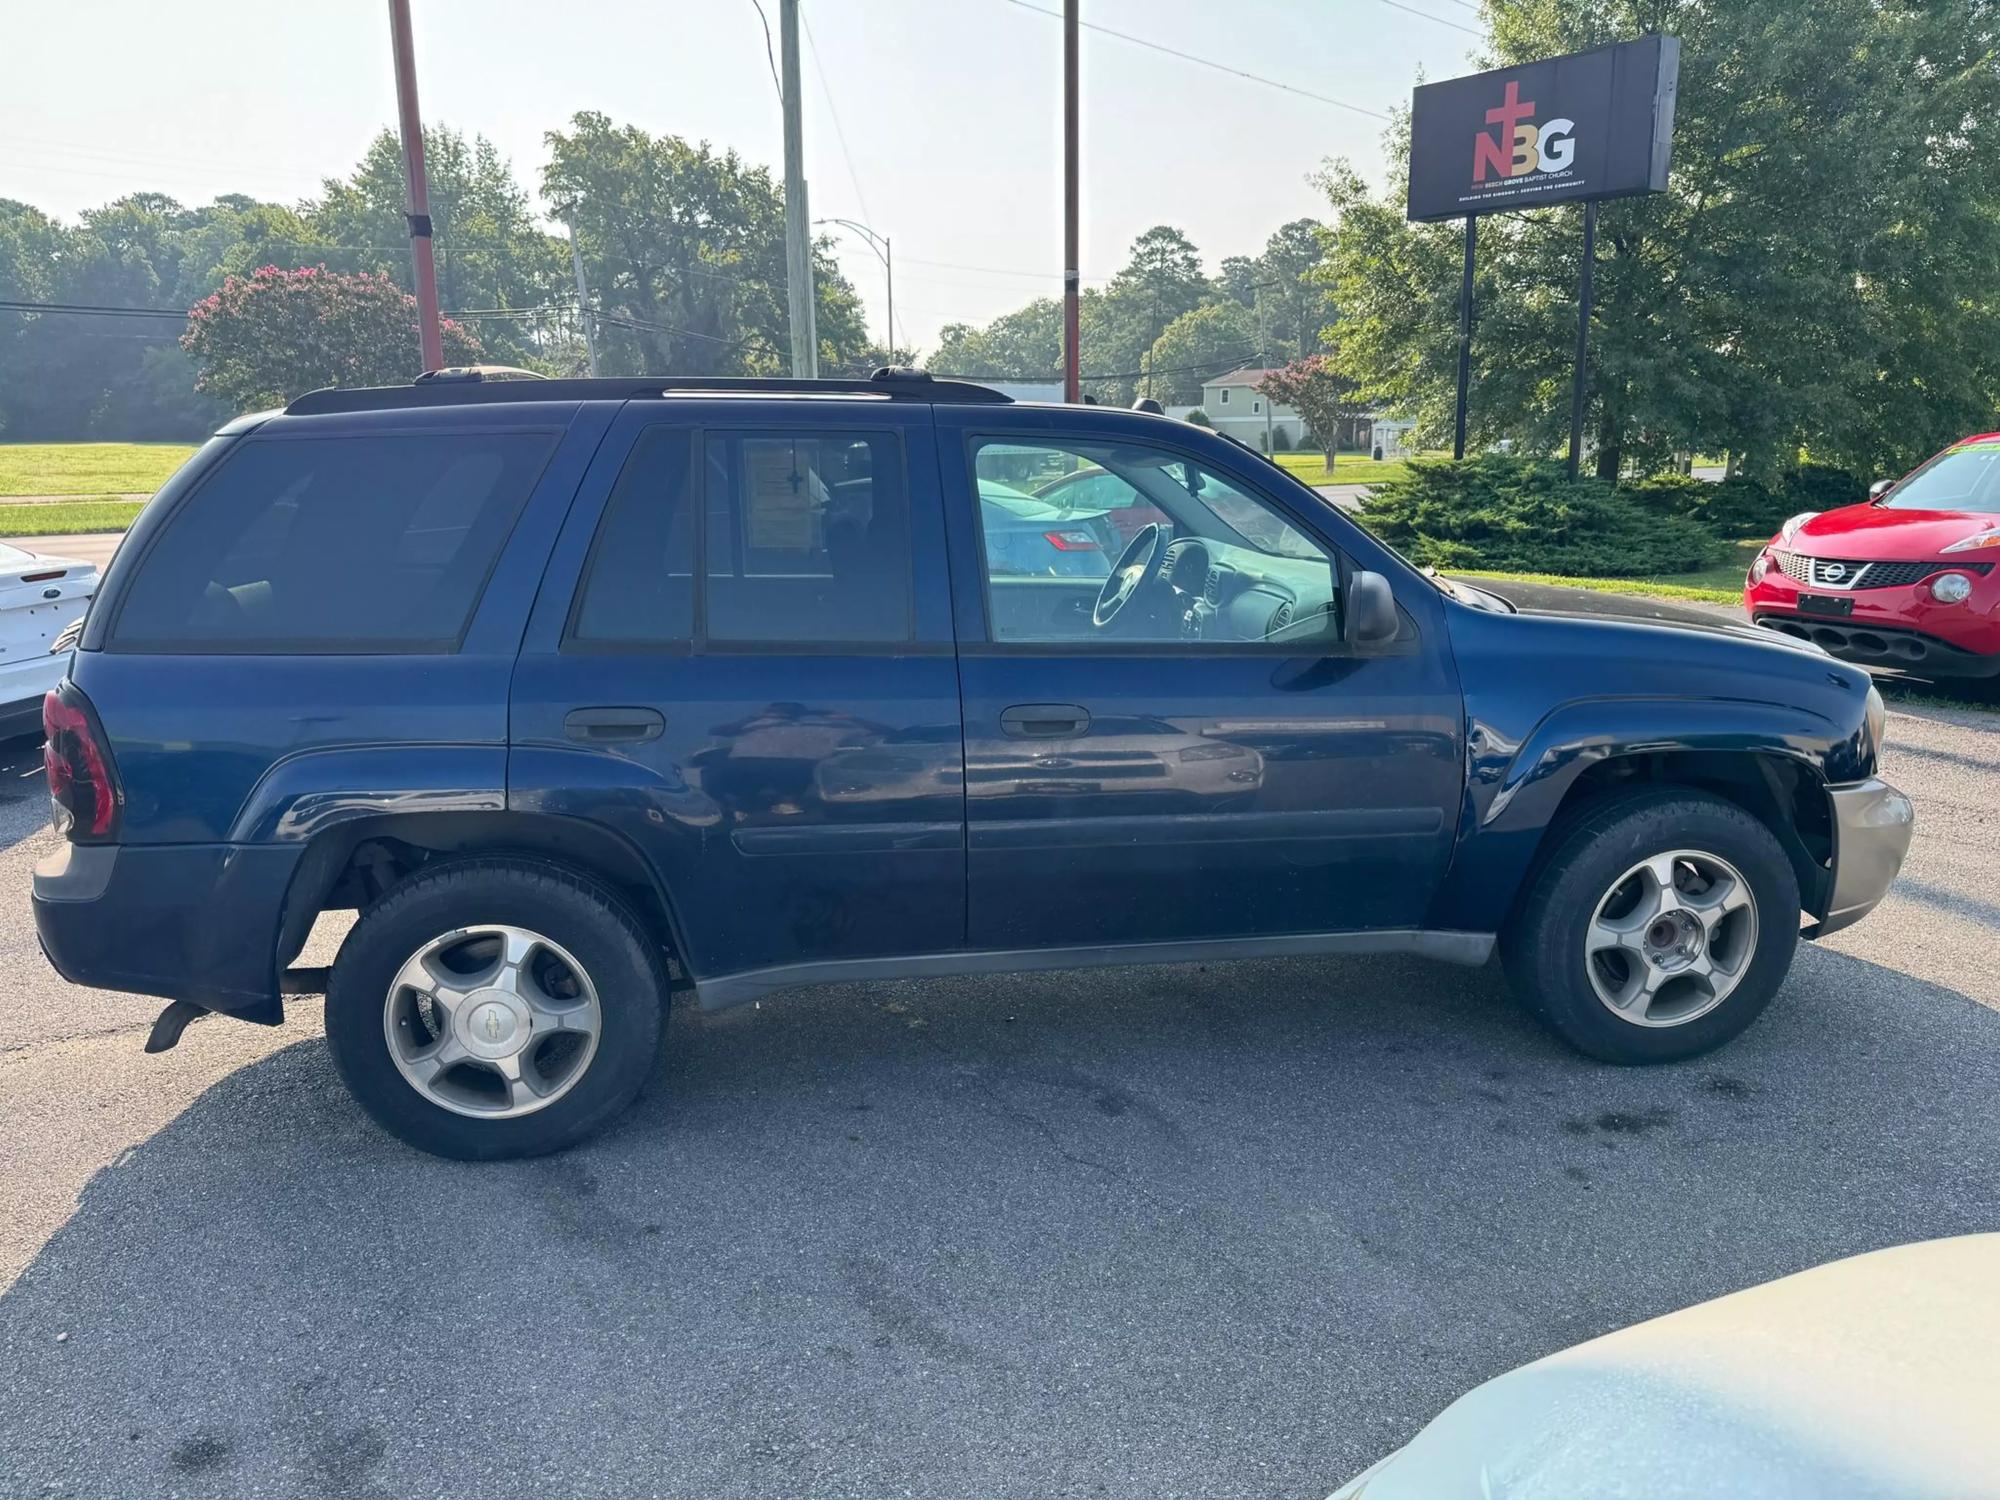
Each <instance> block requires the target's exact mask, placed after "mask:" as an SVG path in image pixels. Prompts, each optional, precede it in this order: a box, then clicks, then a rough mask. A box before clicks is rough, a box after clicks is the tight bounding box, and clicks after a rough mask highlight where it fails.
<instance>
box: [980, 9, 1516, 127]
mask: <svg viewBox="0 0 2000 1500" xmlns="http://www.w3.org/2000/svg"><path fill="white" fill-rule="evenodd" d="M1384 3H1385V4H1387V3H1391V0H1384ZM1007 4H1009V5H1017V6H1019V7H1020V8H1021V9H1022V10H1031V11H1033V12H1034V13H1035V14H1036V15H1038V16H1050V17H1053V18H1054V19H1056V20H1058V21H1060V20H1061V19H1062V18H1063V17H1062V12H1061V11H1057V10H1050V9H1048V8H1047V7H1046V6H1041V5H1036V4H1034V3H1033V0H1007ZM1416 14H1419V15H1421V14H1422V12H1421V11H1419V12H1416ZM1428 19H1430V20H1436V19H1437V17H1435V16H1432V17H1429V18H1428ZM1077 24H1078V25H1079V26H1081V27H1083V28H1084V29H1085V30H1086V31H1096V32H1101V33H1103V34H1104V35H1105V36H1111V37H1116V38H1117V39H1118V40H1119V41H1121V42H1130V43H1131V44H1132V45H1133V46H1135V47H1144V48H1145V49H1146V50H1147V51H1149V52H1164V53H1165V54H1166V55H1167V56H1168V57H1177V58H1179V59H1180V60H1181V61H1182V62H1190V63H1193V64H1195V65H1196V66H1197V67H1202V68H1212V69H1214V70H1215V71H1216V72H1218V73H1227V74H1229V75H1230V76H1231V77H1232V78H1241V79H1245V80H1247V81H1248V82H1250V83H1261V84H1263V85H1264V86H1265V87H1266V88H1273V89H1280V90H1282V91H1284V92H1285V93H1287V94H1297V95H1298V96H1299V97H1300V98H1301V99H1311V100H1314V101H1316V102H1317V103H1320V104H1331V105H1332V106H1333V107H1334V108H1335V109H1345V110H1351V111H1353V112H1354V113H1355V114H1357V115H1366V116H1368V118H1369V119H1371V120H1387V119H1388V118H1389V117H1388V116H1387V115H1385V114H1383V113H1382V111H1381V110H1379V109H1368V108H1365V107H1364V106H1362V105H1359V104H1349V103H1348V102H1347V101H1346V100H1345V99H1336V98H1334V97H1333V96H1332V95H1330V94H1316V93H1314V92H1313V91H1312V90H1311V89H1302V88H1300V87H1299V86H1298V85H1297V84H1292V83H1280V82H1279V81H1278V80H1277V79H1275V78H1266V77H1264V76H1263V75H1262V74H1258V73H1251V72H1247V71H1245V70H1244V69H1242V68H1232V67H1230V66H1229V64H1227V63H1219V62H1217V61H1215V60H1214V59H1213V58H1208V57H1198V56H1196V55H1195V54H1194V53H1192V52H1182V51H1181V50H1179V49H1178V48H1176V47H1169V46H1166V45H1165V44H1163V43H1160V42H1154V41H1148V40H1147V39H1146V38H1145V37H1142V36H1133V35H1132V34H1131V33H1130V32H1129V31H1116V30H1113V29H1112V28H1111V27H1109V26H1100V25H1098V24H1097V23H1096V22H1095V21H1079V22H1078V23H1077ZM1444 24H1445V25H1447V26H1451V25H1455V24H1456V23H1455V22H1451V21H1446V22H1445V23H1444ZM1465 29H1466V28H1465V27H1462V26H1461V27H1459V30H1461V31H1463V30H1465ZM1473 34H1474V35H1475V36H1476V35H1478V34H1479V33H1477V32H1475V33H1473Z"/></svg>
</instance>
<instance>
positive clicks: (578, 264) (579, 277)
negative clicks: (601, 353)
mask: <svg viewBox="0 0 2000 1500" xmlns="http://www.w3.org/2000/svg"><path fill="white" fill-rule="evenodd" d="M563 223H564V224H565V225H566V226H567V227H568V229H569V263H570V268H571V269H572V270H574V271H575V272H576V307H577V313H578V316H580V317H581V318H582V319H583V352H584V356H585V358H586V359H588V360H589V361H590V373H591V374H592V375H595V374H596V373H597V328H596V325H595V324H594V322H593V321H592V319H591V316H590V287H589V285H588V284H587V283H586V282H585V281H584V279H583V251H581V250H579V249H578V248H577V244H576V205H575V204H574V203H572V204H570V205H569V206H568V207H566V208H564V209H563Z"/></svg>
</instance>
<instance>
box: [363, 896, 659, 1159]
mask: <svg viewBox="0 0 2000 1500" xmlns="http://www.w3.org/2000/svg"><path fill="white" fill-rule="evenodd" d="M666 996H667V976H666V973H665V970H664V967H663V965H662V963H661V960H660V952H659V949H658V947H657V946H656V945H655V944H654V943H653V942H652V941H651V939H650V938H649V937H648V936H647V935H646V932H645V930H644V929H643V928H642V927H641V926H640V924H639V922H638V920H637V919H636V918H635V917H634V916H633V915H632V914H631V912H630V911H629V910H628V909H627V908H626V907H625V906H624V904H623V903H622V902H620V901H619V900H618V899H617V897H615V896H614V895H612V894H611V893H610V892H609V891H607V890H605V889H604V888H603V887H601V886H599V885H597V884H596V883H595V882H592V881H589V880H586V879H584V878H582V877H580V876H577V875H573V874H571V873H569V872H568V871H566V870H563V869H560V868H558V867H556V866H553V865H544V864H539V863H536V862H533V861H530V860H513V859H476V860H459V861H453V862H450V863H447V864H442V865H438V866H435V867H433V868H430V869H427V870H424V871H422V872H421V873H419V874H417V875H414V876H412V877H411V878H410V879H409V880H407V881H405V882H404V883H403V884H402V885H399V886H397V887H396V888H395V889H394V890H392V891H390V892H389V893H388V894H387V895H385V896H384V897H383V898H382V899H381V900H380V901H378V902H377V903H376V904H375V905H373V906H371V907H370V908H368V910H367V911H365V912H364V913H362V915H361V918H360V920H359V921H357V922H356V923H355V925H354V929H353V931H352V932H350V933H349V934H348V937H347V941H346V942H345V943H344V944H342V946H341V950H340V956H339V958H338V959H337V960H336V961H335V963H334V968H333V978H332V981H331V983H330V984H329V985H328V988H327V996H326V1033H327V1041H328V1043H329V1044H330V1046H331V1047H332V1050H333V1060H334V1065H335V1066H336V1067H337V1068H338V1069H339V1071H340V1075H341V1078H342V1079H343V1080H344V1081H345V1082H346V1084H347V1087H348V1089H349V1090H350V1091H351V1092H352V1093H353V1095H354V1097H355V1098H356V1099H357V1100H358V1101H359V1102H360V1104H361V1106H362V1108H364V1109H365V1110H367V1111H368V1113H369V1114H370V1115H372V1116H373V1117H374V1118H375V1120H376V1121H377V1122H378V1123H380V1124H381V1125H382V1126H384V1127H385V1128H386V1129H388V1130H389V1131H391V1132H392V1133H394V1134H395V1135H397V1136H400V1137H401V1138H402V1139H403V1140H405V1141H407V1142H409V1144H411V1145H412V1146H415V1147H417V1148H418V1149H419V1150H422V1151H428V1152H431V1153H432V1154H434V1155H437V1156H448V1157H454V1158H458V1159H460V1160H491V1159H495V1158H501V1157H515V1156H539V1155H543V1154H545V1153H547V1152H550V1151H560V1150H562V1149H564V1148H566V1147H569V1146H573V1145H575V1144H577V1143H578V1142H580V1141H582V1140H584V1139H585V1138H587V1137H588V1136H590V1135H592V1134H594V1133H596V1132H597V1131H598V1130H600V1129H602V1128H603V1127H604V1126H605V1125H606V1124H608V1123H609V1122H610V1121H611V1120H613V1119H615V1118H616V1117H617V1116H618V1115H619V1114H620V1113H621V1112H622V1111H623V1110H624V1109H625V1108H626V1107H627V1106H628V1105H629V1104H630V1103H631V1102H632V1101H633V1099H635V1098H636V1097H637V1096H638V1094H639V1091H640V1089H641V1088H643V1087H644V1085H645V1083H646V1080H647V1078H648V1076H649V1074H650V1072H651V1069H652V1067H653V1064H654V1062H655V1061H656V1059H657V1057H658V1054H659V1043H660V1034H661V1027H662V1025H663V1023H664V1019H665V1015H664V1013H665V1008H666Z"/></svg>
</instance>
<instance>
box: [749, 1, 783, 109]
mask: <svg viewBox="0 0 2000 1500" xmlns="http://www.w3.org/2000/svg"><path fill="white" fill-rule="evenodd" d="M750 3H751V4H752V5H754V6H756V8H757V19H758V20H759V21H761V22H762V23H763V25H764V61H765V62H767V63H769V64H770V65H771V87H772V88H774V89H776V90H777V91H778V102H779V103H780V104H783V103H784V102H785V86H784V85H783V84H782V83H780V82H778V59H777V57H776V56H775V55H774V54H773V53H772V51H771V21H770V18H769V17H768V16H766V15H765V14H764V6H763V3H762V0H750Z"/></svg>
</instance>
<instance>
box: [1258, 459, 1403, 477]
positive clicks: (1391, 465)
mask: <svg viewBox="0 0 2000 1500" xmlns="http://www.w3.org/2000/svg"><path fill="white" fill-rule="evenodd" d="M1271 456H1272V457H1273V458H1275V459H1276V460H1277V461H1278V466H1279V467H1280V468H1282V469H1285V470H1288V471H1289V472H1290V474H1291V476H1292V477H1293V478H1294V479H1298V480H1303V481H1304V482H1305V483H1307V484H1381V483H1382V482H1383V481H1384V480H1388V479H1401V478H1402V477H1403V474H1404V464H1403V461H1402V460H1401V459H1399V458H1388V459H1384V460H1383V461H1382V462H1380V463H1377V462H1375V460H1374V459H1372V458H1369V457H1368V456H1367V455H1366V454H1362V453H1342V454H1338V455H1336V456H1335V460H1334V466H1333V467H1332V468H1331V469H1329V468H1328V467H1327V466H1326V463H1325V461H1324V455H1322V454H1319V453H1274V454H1272V455H1271Z"/></svg>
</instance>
